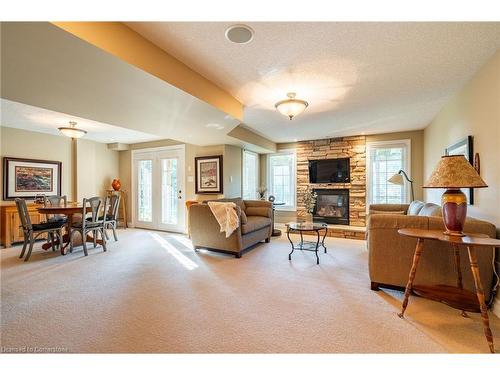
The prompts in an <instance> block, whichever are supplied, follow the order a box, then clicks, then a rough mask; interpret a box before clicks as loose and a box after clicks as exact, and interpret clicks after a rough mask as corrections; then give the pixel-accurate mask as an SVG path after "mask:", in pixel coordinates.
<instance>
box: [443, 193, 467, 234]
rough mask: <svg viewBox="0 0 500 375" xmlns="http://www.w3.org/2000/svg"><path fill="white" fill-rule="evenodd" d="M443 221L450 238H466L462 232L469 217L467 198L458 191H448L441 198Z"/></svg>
mask: <svg viewBox="0 0 500 375" xmlns="http://www.w3.org/2000/svg"><path fill="white" fill-rule="evenodd" d="M441 205H442V207H443V221H444V226H445V228H446V231H445V232H444V233H445V234H446V235H449V236H465V234H464V233H463V232H462V231H463V229H464V225H465V218H466V217H467V197H466V196H465V194H464V193H463V192H462V191H460V190H457V189H448V190H446V191H445V192H444V194H443V196H442V197H441Z"/></svg>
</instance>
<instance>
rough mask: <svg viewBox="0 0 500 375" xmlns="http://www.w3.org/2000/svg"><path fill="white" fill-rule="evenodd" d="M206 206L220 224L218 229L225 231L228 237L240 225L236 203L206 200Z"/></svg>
mask: <svg viewBox="0 0 500 375" xmlns="http://www.w3.org/2000/svg"><path fill="white" fill-rule="evenodd" d="M208 207H210V210H211V211H212V213H213V214H214V216H215V219H216V220H217V222H218V223H219V225H220V231H221V232H226V238H228V237H229V236H230V235H231V234H232V233H233V232H234V231H235V230H236V228H238V226H239V225H240V222H239V219H238V214H237V213H236V204H234V203H233V202H208Z"/></svg>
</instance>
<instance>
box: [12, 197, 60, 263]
mask: <svg viewBox="0 0 500 375" xmlns="http://www.w3.org/2000/svg"><path fill="white" fill-rule="evenodd" d="M16 207H17V212H18V214H19V218H20V220H21V228H22V229H23V237H24V243H23V249H22V250H21V255H19V258H22V257H24V253H25V251H26V247H27V246H28V244H29V250H28V253H27V254H26V258H24V261H25V262H26V261H28V260H29V258H30V256H31V252H32V251H33V245H34V244H35V240H36V239H37V238H38V236H40V235H41V234H47V238H48V239H49V241H50V243H51V247H52V250H53V251H55V250H56V242H55V238H56V237H59V242H58V244H59V246H61V244H62V227H63V225H64V223H62V222H57V221H56V222H47V223H39V224H32V223H31V218H30V215H29V212H28V206H27V205H26V201H25V200H24V199H22V198H16Z"/></svg>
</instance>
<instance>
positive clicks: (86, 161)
mask: <svg viewBox="0 0 500 375" xmlns="http://www.w3.org/2000/svg"><path fill="white" fill-rule="evenodd" d="M118 173H119V155H118V152H117V151H112V150H109V149H108V147H107V145H106V144H105V143H98V142H92V141H89V140H86V139H79V140H78V141H77V143H76V175H77V181H76V195H77V199H78V200H79V201H80V200H82V199H83V198H85V197H91V196H94V195H98V196H104V195H105V194H106V190H109V189H111V182H112V181H113V179H114V178H116V177H118Z"/></svg>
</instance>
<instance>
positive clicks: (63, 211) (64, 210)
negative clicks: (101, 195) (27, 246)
mask: <svg viewBox="0 0 500 375" xmlns="http://www.w3.org/2000/svg"><path fill="white" fill-rule="evenodd" d="M37 210H38V212H39V213H41V214H45V215H65V216H66V217H67V218H68V222H67V233H65V234H64V235H63V245H62V246H61V255H66V249H67V247H68V246H69V244H70V230H69V228H71V226H72V224H73V222H74V221H73V216H74V215H75V214H82V213H83V205H82V204H81V203H76V202H68V203H67V204H65V205H59V206H47V207H40V208H38V209H37ZM85 212H92V208H91V207H87V208H86V210H85ZM85 241H86V242H92V243H94V238H93V237H92V236H90V235H87V236H86V238H85ZM82 242H83V239H81V238H78V239H77V240H76V241H73V246H79V245H81V244H82ZM95 243H98V244H99V245H102V240H99V239H96V240H95ZM54 244H55V245H59V240H57V241H55V242H54ZM51 247H52V244H51V243H50V242H48V243H45V244H43V245H42V248H43V249H44V250H48V249H50V248H51Z"/></svg>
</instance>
